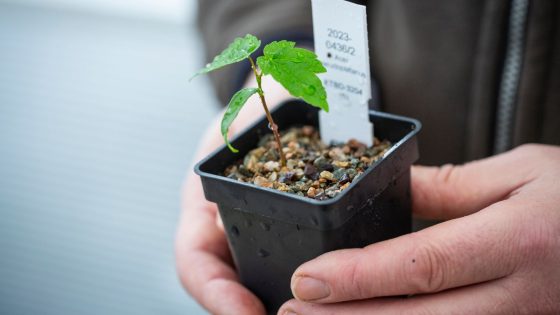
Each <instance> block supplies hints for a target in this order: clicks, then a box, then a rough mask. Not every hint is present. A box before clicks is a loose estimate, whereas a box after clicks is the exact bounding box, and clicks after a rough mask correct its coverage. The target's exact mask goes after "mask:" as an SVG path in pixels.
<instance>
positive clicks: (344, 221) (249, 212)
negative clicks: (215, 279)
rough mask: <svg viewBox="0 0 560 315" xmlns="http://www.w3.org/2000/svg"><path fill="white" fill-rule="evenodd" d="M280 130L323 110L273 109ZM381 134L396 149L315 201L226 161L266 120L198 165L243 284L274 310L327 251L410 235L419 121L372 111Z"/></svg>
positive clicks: (314, 118) (252, 141)
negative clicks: (259, 181)
mask: <svg viewBox="0 0 560 315" xmlns="http://www.w3.org/2000/svg"><path fill="white" fill-rule="evenodd" d="M272 115H273V117H274V120H275V122H276V123H277V124H278V126H279V127H280V128H281V129H283V130H284V129H288V128H289V127H293V126H302V125H313V126H315V127H317V126H318V110H317V109H316V108H314V107H311V106H309V105H307V104H305V103H303V102H301V101H296V100H294V101H288V102H286V103H285V104H283V105H281V106H279V107H278V108H277V109H276V110H275V111H274V112H273V114H272ZM370 120H371V121H372V122H373V123H374V128H375V130H374V131H375V135H376V136H377V137H378V138H379V139H381V140H385V139H386V140H389V141H391V143H392V144H393V145H392V146H391V148H390V149H389V150H388V151H387V152H386V153H385V154H384V156H383V158H381V159H379V160H378V161H377V162H375V163H374V164H373V165H371V166H370V167H369V168H368V169H367V170H366V171H365V172H364V173H363V174H362V175H361V176H360V177H359V178H357V179H355V180H354V181H353V182H352V184H351V185H350V186H349V187H348V188H347V189H345V190H344V191H342V192H341V193H340V194H338V195H337V196H336V197H335V198H333V199H328V200H322V201H319V200H314V199H310V198H306V197H301V196H298V195H295V194H289V193H285V192H280V191H277V190H274V189H269V188H262V187H258V186H256V185H253V184H248V183H243V182H238V181H236V180H233V179H230V178H227V177H225V176H223V175H222V174H223V172H224V170H225V169H226V167H227V166H229V165H231V164H233V163H234V162H235V161H237V160H239V159H241V158H243V156H245V154H247V153H248V152H249V151H250V150H252V149H254V148H256V147H257V143H258V142H259V139H260V138H261V137H262V136H263V135H264V134H267V133H269V132H270V130H269V129H268V127H267V126H268V122H267V121H266V119H264V118H263V120H261V121H259V122H257V123H255V124H254V125H253V126H251V127H249V128H248V129H247V130H246V131H245V132H243V133H242V134H241V135H239V136H238V137H236V138H235V139H234V140H233V141H232V144H233V146H234V147H236V148H237V149H239V153H237V154H235V153H232V152H230V151H229V150H228V149H227V147H225V146H222V147H221V148H220V149H218V150H217V151H215V152H214V153H212V154H211V155H210V156H208V157H206V158H205V159H204V160H202V161H201V162H199V163H198V164H197V165H196V169H195V171H196V173H197V174H198V175H200V176H201V178H202V185H203V188H204V193H205V196H206V199H208V200H209V201H212V202H215V203H216V204H217V205H218V208H219V212H220V216H221V218H222V220H223V223H224V227H225V230H226V234H227V239H228V243H229V246H230V249H231V253H232V256H233V260H234V263H235V266H236V268H237V271H238V273H239V277H240V280H241V282H242V283H243V284H244V285H245V286H246V287H247V288H249V289H250V290H251V291H252V292H253V293H254V294H255V295H256V296H257V297H259V298H260V299H261V301H262V302H263V303H264V305H265V307H266V308H267V311H268V312H269V313H270V314H276V311H277V310H278V308H279V307H280V306H281V305H282V304H283V303H284V302H285V301H287V300H289V299H291V298H292V294H291V290H290V279H291V276H292V273H293V272H294V271H295V269H296V268H297V267H298V266H299V265H301V264H302V263H304V262H306V261H308V260H311V259H313V258H315V257H317V256H319V255H321V254H323V253H326V252H329V251H333V250H337V249H342V248H359V247H364V246H366V245H369V244H372V243H375V242H379V241H383V240H387V239H390V238H394V237H397V236H399V235H403V234H406V233H410V232H411V221H412V216H411V200H410V166H411V165H412V163H413V162H414V161H416V160H417V159H418V144H417V138H416V134H417V133H418V132H419V130H420V128H421V125H420V123H419V122H418V121H417V120H414V119H410V118H405V117H401V116H396V115H391V114H386V113H381V112H375V111H371V112H370Z"/></svg>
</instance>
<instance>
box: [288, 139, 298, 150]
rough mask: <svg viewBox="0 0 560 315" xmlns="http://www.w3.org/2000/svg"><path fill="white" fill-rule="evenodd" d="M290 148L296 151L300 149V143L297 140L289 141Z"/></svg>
mask: <svg viewBox="0 0 560 315" xmlns="http://www.w3.org/2000/svg"><path fill="white" fill-rule="evenodd" d="M288 148H290V149H292V150H294V151H295V150H297V149H299V143H297V141H290V142H288Z"/></svg>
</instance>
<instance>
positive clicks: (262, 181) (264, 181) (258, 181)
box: [254, 176, 274, 188]
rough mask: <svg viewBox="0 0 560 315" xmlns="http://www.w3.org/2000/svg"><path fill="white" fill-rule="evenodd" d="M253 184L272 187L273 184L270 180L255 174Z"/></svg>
mask: <svg viewBox="0 0 560 315" xmlns="http://www.w3.org/2000/svg"><path fill="white" fill-rule="evenodd" d="M254 184H255V185H257V186H260V187H266V188H272V187H273V186H274V185H273V183H272V182H271V181H269V180H268V179H266V178H265V177H262V176H257V177H256V178H255V180H254Z"/></svg>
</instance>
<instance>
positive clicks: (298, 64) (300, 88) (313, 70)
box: [193, 34, 329, 166]
mask: <svg viewBox="0 0 560 315" xmlns="http://www.w3.org/2000/svg"><path fill="white" fill-rule="evenodd" d="M260 46H261V41H260V40H259V39H258V38H257V37H255V36H253V35H251V34H247V35H246V36H245V37H239V38H236V39H235V40H234V41H233V42H232V43H231V44H230V45H229V46H228V48H226V49H225V50H224V51H222V52H221V53H220V54H219V55H218V56H216V57H215V58H214V60H213V61H212V62H211V63H209V64H207V65H206V67H205V68H203V69H202V70H200V71H199V72H197V73H196V74H195V75H194V76H193V78H194V77H196V76H198V75H200V74H204V73H208V72H211V71H214V70H217V69H220V68H222V67H225V66H227V65H230V64H234V63H237V62H241V61H244V60H246V59H248V60H249V62H250V63H251V69H252V70H253V74H254V75H255V78H256V81H257V87H256V88H244V89H241V90H240V91H238V92H236V93H235V94H234V95H233V97H232V98H231V100H230V102H229V104H228V106H227V109H226V111H225V113H224V117H223V118H222V124H221V132H222V136H223V137H224V141H225V143H226V145H227V146H228V148H229V149H230V150H231V151H232V152H234V153H237V152H238V150H237V149H235V148H234V147H233V146H232V145H231V144H230V143H229V140H228V130H229V127H230V126H231V124H232V122H233V121H234V120H235V118H236V117H237V115H238V114H239V111H240V110H241V108H243V105H245V103H246V102H247V100H248V99H249V98H250V97H251V96H252V95H254V94H258V95H259V98H260V101H261V103H262V106H263V108H264V111H265V114H266V118H267V120H268V125H269V128H270V130H272V133H273V134H274V139H275V141H276V144H277V146H278V153H279V156H280V161H281V165H282V166H284V165H286V158H285V156H284V152H283V151H282V143H281V142H280V134H279V133H278V126H277V125H276V124H275V123H274V120H273V119H272V116H271V115H270V111H269V110H268V106H267V105H266V99H265V93H264V91H263V89H262V85H261V82H262V77H263V75H272V77H273V78H274V80H276V81H278V82H279V83H280V84H281V85H282V86H283V87H284V88H285V89H286V90H287V91H288V92H289V93H290V94H291V95H292V96H294V97H297V98H301V99H303V100H304V101H305V102H307V103H308V104H311V105H313V106H316V107H319V108H320V109H322V110H324V111H327V112H328V111H329V104H328V103H327V93H326V91H325V88H324V86H323V83H322V82H321V80H320V79H319V77H318V76H317V74H318V73H323V72H326V71H327V70H326V69H325V67H324V66H323V64H322V63H321V61H319V60H318V59H317V55H315V54H314V53H313V52H311V51H309V50H306V49H303V48H296V47H295V43H294V42H290V41H286V40H282V41H275V42H272V43H270V44H268V45H266V46H265V47H264V49H263V55H262V56H260V57H258V58H257V62H256V64H255V61H254V60H253V58H252V57H251V54H253V53H254V52H255V51H256V50H257V49H259V47H260Z"/></svg>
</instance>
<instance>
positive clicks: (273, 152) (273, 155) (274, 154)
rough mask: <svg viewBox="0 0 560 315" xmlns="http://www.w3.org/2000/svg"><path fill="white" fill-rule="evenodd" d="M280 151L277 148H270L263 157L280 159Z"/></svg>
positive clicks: (265, 158) (270, 159) (271, 159)
mask: <svg viewBox="0 0 560 315" xmlns="http://www.w3.org/2000/svg"><path fill="white" fill-rule="evenodd" d="M278 158H279V157H278V151H276V149H272V150H268V151H266V153H265V154H264V155H263V159H264V160H265V161H277V160H278Z"/></svg>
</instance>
